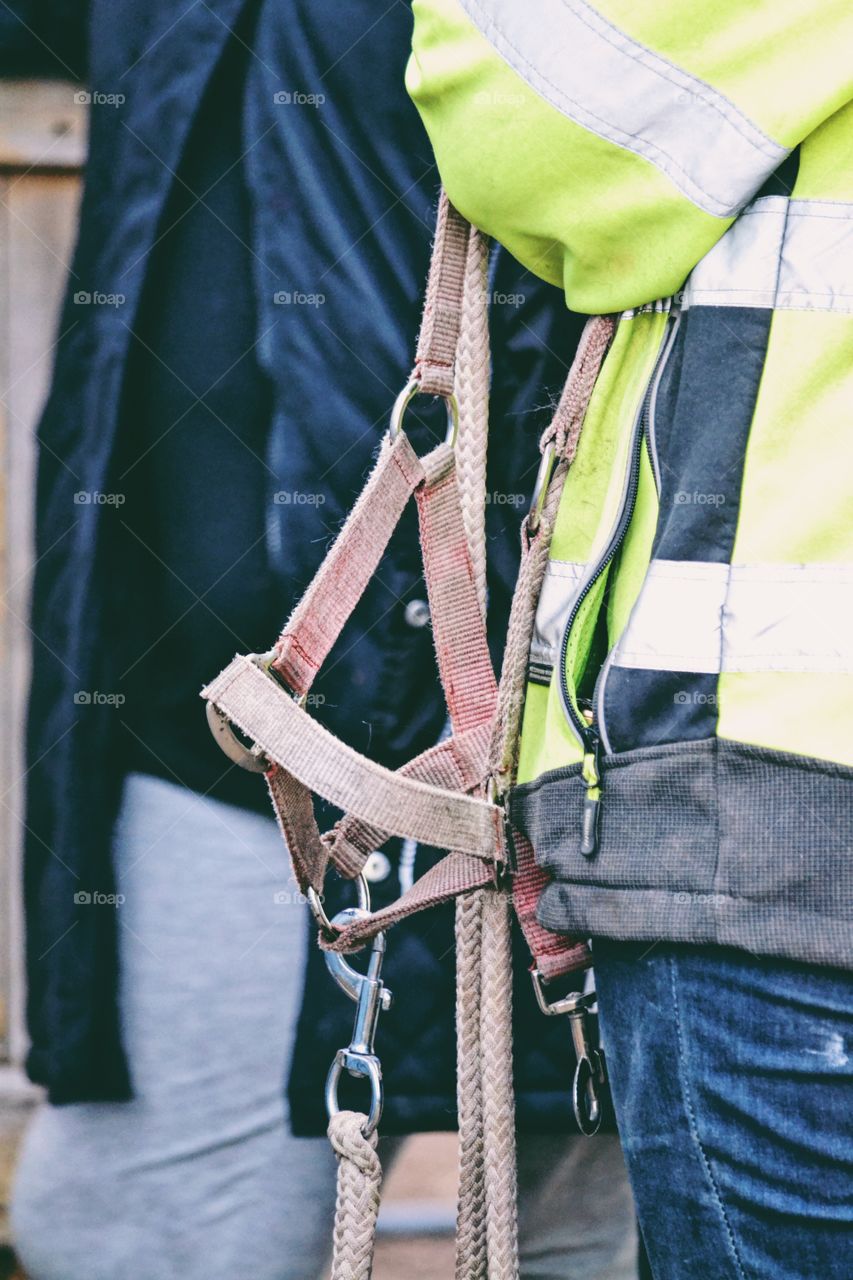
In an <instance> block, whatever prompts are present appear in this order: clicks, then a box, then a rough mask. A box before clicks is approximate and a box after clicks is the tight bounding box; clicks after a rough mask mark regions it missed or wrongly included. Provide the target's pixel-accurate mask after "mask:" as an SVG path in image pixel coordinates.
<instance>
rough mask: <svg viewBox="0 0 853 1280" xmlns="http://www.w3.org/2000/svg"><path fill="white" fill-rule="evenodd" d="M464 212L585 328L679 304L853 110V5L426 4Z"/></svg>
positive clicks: (422, 61)
mask: <svg viewBox="0 0 853 1280" xmlns="http://www.w3.org/2000/svg"><path fill="white" fill-rule="evenodd" d="M414 11H415V30H414V40H413V51H412V57H411V60H410V63H409V67H408V72H407V85H408V89H409V92H410V93H411V95H412V97H413V99H414V101H415V103H416V105H417V106H418V108H419V110H420V112H421V115H422V117H423V120H424V123H425V125H426V127H427V130H428V132H429V134H430V138H431V140H432V144H433V148H434V150H435V154H436V158H437V162H438V167H439V170H440V172H441V176H442V180H443V182H444V184H445V186H446V188H447V191H448V194H449V196H450V199H451V200H452V201H453V203H454V204H455V205H456V206H457V207H458V208H459V209H460V211H461V212H462V213H464V214H465V215H466V216H467V217H468V218H470V219H471V221H473V222H475V223H476V224H477V225H478V226H480V227H481V228H482V229H483V230H485V231H487V232H489V233H490V234H492V235H494V236H495V237H496V238H497V239H498V240H500V241H501V242H502V243H504V244H505V245H506V246H507V247H508V248H509V249H510V251H511V252H512V253H513V254H515V256H516V257H518V258H519V259H520V260H521V261H522V262H523V263H524V264H525V265H526V266H527V267H529V268H530V269H531V270H532V271H535V272H536V273H537V274H538V275H540V276H542V277H544V278H545V279H546V280H549V281H550V282H551V283H553V284H557V285H561V286H562V287H563V288H564V289H565V293H566V298H567V301H568V304H569V306H570V307H571V308H572V309H573V310H575V311H582V312H602V311H619V310H622V309H624V308H627V307H635V306H640V305H643V304H644V303H647V302H651V301H653V300H655V299H657V298H661V297H666V296H669V295H670V294H672V293H675V292H677V290H678V289H680V288H681V286H682V284H683V282H684V280H685V278H686V276H687V275H688V274H689V272H690V271H691V269H692V268H693V267H694V266H695V264H696V263H697V262H698V261H699V260H700V258H702V257H703V256H704V255H705V254H706V253H707V252H708V250H709V249H710V248H711V247H712V246H713V245H714V244H715V243H716V241H717V240H718V239H719V238H720V237H721V236H722V234H723V233H724V232H725V231H726V229H727V228H728V227H729V226H730V225H731V223H732V220H733V219H734V217H736V215H737V213H738V212H739V211H740V210H741V209H742V208H743V207H744V205H746V204H747V203H748V201H749V200H750V199H752V198H753V196H754V195H755V194H756V193H757V192H758V191H759V190H760V188H761V187H762V185H763V184H764V182H765V181H766V179H767V178H768V177H769V175H770V174H772V173H773V172H774V171H775V170H776V169H777V168H778V167H779V165H780V164H781V163H782V161H783V160H784V159H785V157H786V156H787V155H788V154H789V152H790V151H791V150H792V148H794V147H795V146H797V145H798V144H799V143H800V142H801V141H802V140H803V139H804V138H807V137H808V136H809V135H810V134H811V133H812V132H813V131H814V130H815V129H817V128H818V126H820V125H821V123H822V122H823V121H825V120H827V119H828V118H829V117H830V116H832V115H833V114H834V113H835V112H838V111H840V110H842V109H843V108H844V106H845V104H847V103H849V102H850V100H851V98H853V59H851V58H850V56H849V50H850V49H851V48H853V5H851V4H850V3H849V0H828V3H826V4H823V5H821V6H820V9H819V11H816V10H815V8H814V5H813V3H812V0H717V3H715V4H713V5H710V4H708V3H707V2H706V0H679V3H678V4H677V5H676V4H673V3H672V0H644V3H643V4H641V5H638V4H636V2H635V0H599V3H598V4H597V5H596V7H595V8H593V7H592V6H591V5H589V4H586V3H584V2H583V0H525V3H524V4H521V3H519V0H415V4H414Z"/></svg>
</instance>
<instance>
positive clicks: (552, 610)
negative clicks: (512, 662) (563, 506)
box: [530, 560, 586, 679]
mask: <svg viewBox="0 0 853 1280" xmlns="http://www.w3.org/2000/svg"><path fill="white" fill-rule="evenodd" d="M585 569H586V565H584V564H576V563H575V562H574V561H573V560H549V561H548V567H547V569H546V570H545V577H544V579H543V582H542V591H541V593H540V596H539V603H538V605H537V606H536V621H535V623H534V627H533V640H532V642H531V645H530V663H531V666H532V667H538V668H541V670H540V672H539V674H540V676H541V677H542V678H545V679H547V678H548V677H549V676H550V673H551V670H552V668H553V667H554V665H555V663H556V661H557V654H558V652H559V648H560V640H561V639H562V635H563V630H564V628H565V625H566V622H567V620H568V617H569V614H570V612H571V609H572V605H573V604H574V602H575V597H576V596H577V593H578V588H579V587H580V585H581V582H582V581H583V576H584V571H585Z"/></svg>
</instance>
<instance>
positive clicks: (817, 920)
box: [511, 738, 853, 968]
mask: <svg viewBox="0 0 853 1280" xmlns="http://www.w3.org/2000/svg"><path fill="white" fill-rule="evenodd" d="M603 778H604V785H603V803H602V808H601V832H600V844H599V850H598V853H597V854H596V856H595V857H593V858H586V857H584V856H583V855H582V854H581V852H580V819H581V806H582V800H583V794H584V783H583V781H582V779H581V777H580V772H579V768H578V767H571V768H568V769H558V770H554V771H553V772H551V773H548V774H545V775H543V776H542V777H541V778H538V779H536V780H535V781H534V782H531V783H527V784H525V785H524V786H521V787H518V788H516V789H515V790H514V791H513V793H512V797H511V815H512V821H513V823H514V824H515V826H517V827H518V828H519V830H521V831H522V832H523V833H524V834H525V835H526V836H527V837H528V839H529V840H530V842H531V844H532V845H533V848H534V851H535V853H536V860H537V862H538V863H539V865H540V866H541V867H543V869H544V870H546V871H547V872H549V873H550V875H551V876H552V877H553V879H552V882H551V883H550V884H549V885H548V886H546V888H545V890H544V891H543V893H542V896H541V897H540V900H539V908H538V918H539V921H540V923H541V924H543V925H544V926H545V927H546V928H548V929H552V930H554V931H555V932H559V933H574V934H577V933H580V934H582V935H588V936H596V935H597V936H599V937H609V938H615V939H619V940H623V941H630V940H636V941H643V940H649V941H653V940H657V939H660V940H662V941H664V940H665V941H672V942H689V943H699V944H708V943H711V944H717V945H720V946H727V947H736V948H740V949H742V950H746V951H750V952H753V953H754V954H757V955H775V956H780V957H785V958H787V959H792V960H800V961H805V962H808V963H815V964H826V965H833V966H840V967H844V968H849V967H853V966H851V960H852V959H853V956H852V955H851V945H850V938H851V925H853V859H851V856H850V854H851V850H853V769H850V768H848V767H845V766H843V765H837V764H833V763H831V762H823V761H819V760H813V759H810V758H806V757H799V756H795V755H792V754H789V753H785V752H778V751H770V750H767V749H765V748H760V747H753V746H749V745H744V744H740V743H735V742H730V741H727V740H724V739H718V738H711V739H703V740H701V741H697V742H686V743H675V744H667V745H666V746H663V747H655V748H643V749H639V750H634V751H630V752H625V753H623V754H622V755H615V756H611V757H608V758H606V759H605V761H604V773H603Z"/></svg>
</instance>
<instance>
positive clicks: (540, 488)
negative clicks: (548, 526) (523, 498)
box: [527, 440, 557, 533]
mask: <svg viewBox="0 0 853 1280" xmlns="http://www.w3.org/2000/svg"><path fill="white" fill-rule="evenodd" d="M556 460H557V446H556V445H555V443H554V441H553V440H551V441H550V443H548V444H547V445H546V446H545V448H544V449H543V450H542V457H541V459H540V461H539V470H538V471H537V473H536V483H535V485H534V486H533V496H532V497H531V499H530V511H529V513H528V516H527V528H528V530H529V532H530V533H535V532H536V530H537V529H538V528H539V521H540V520H541V519H542V509H543V507H544V506H545V498H546V497H547V495H548V486H549V485H550V483H551V477H552V475H553V474H554V463H555V462H556Z"/></svg>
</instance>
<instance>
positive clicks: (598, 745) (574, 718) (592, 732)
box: [559, 313, 676, 858]
mask: <svg viewBox="0 0 853 1280" xmlns="http://www.w3.org/2000/svg"><path fill="white" fill-rule="evenodd" d="M673 315H674V313H671V315H670V327H668V329H667V332H666V334H665V336H664V339H663V342H662V343H661V346H660V349H659V352H658V356H657V360H656V361H655V366H654V369H653V370H652V375H651V377H650V378H649V381H648V384H647V386H646V390H645V393H644V395H643V400H642V403H641V405H640V408H639V411H638V413H637V416H636V419H635V421H634V427H633V438H632V440H631V454H630V463H629V468H628V475H627V479H626V484H625V492H624V494H623V496H622V505H621V508H620V511H619V515H618V518H617V521H616V527H615V529H614V530H613V533H612V534H611V536H610V540H609V542H608V544H607V546H606V548H605V549H604V552H603V553H602V555H601V556H600V558H599V559H598V561H597V563H596V565H595V567H594V569H593V571H592V573H591V574H590V575H589V577H588V578H587V580H586V582H585V583H584V586H583V587H582V589H581V591H580V592H579V593H578V595H577V597H576V599H575V601H574V604H573V605H572V609H571V612H570V613H569V616H568V618H567V619H566V624H565V627H564V630H563V636H562V640H561V643H560V684H559V688H560V700H561V702H562V704H563V711H564V713H565V715H566V718H567V719H568V721H569V723H570V724H571V725H572V727H573V728H574V730H575V733H576V734H577V736H578V738H579V739H580V741H581V744H582V746H583V752H584V756H583V764H582V766H581V777H582V778H583V780H584V782H585V783H586V792H585V795H584V802H583V812H582V816H581V844H580V851H581V853H582V854H583V856H584V857H585V858H594V857H595V855H596V853H597V852H598V845H599V832H600V827H601V802H602V796H603V782H602V766H601V749H602V735H601V726H600V722H599V719H598V714H597V713H598V709H599V684H600V682H601V678H602V676H603V675H604V672H605V670H606V669H607V666H608V663H607V662H605V663H604V664H603V665H602V668H601V671H600V672H599V673H598V677H597V679H596V682H595V688H594V690H593V696H592V713H591V718H590V722H589V723H587V721H586V720H585V719H584V718H583V717H582V716H580V715H578V713H577V710H576V709H575V705H574V702H573V701H572V696H571V693H570V691H569V684H568V676H567V673H566V659H567V655H568V649H569V637H570V636H571V631H572V627H573V626H574V622H575V619H576V618H577V616H578V613H579V612H580V608H581V605H582V604H583V602H584V600H585V599H586V597H587V596H588V595H589V593H590V591H591V590H592V588H593V586H594V585H595V583H596V582H597V581H598V579H599V578H600V577H601V575H602V573H603V572H604V570H605V569H606V568H607V566H608V565H609V564H610V563H611V562H612V560H613V559H614V557H615V556H616V553H617V552H618V550H619V548H620V547H621V545H622V543H623V542H624V540H625V535H626V534H627V532H628V526H629V525H630V523H631V517H632V516H633V514H634V507H635V505H636V502H637V491H638V489H639V483H640V462H641V459H642V451H643V441H644V439H646V438H648V423H649V413H650V410H651V407H652V403H653V400H654V398H655V396H656V395H657V390H658V385H659V383H660V375H661V373H662V371H663V365H664V363H665V361H666V360H667V359H668V358H669V353H670V351H671V350H672V346H673V342H674V330H675V328H676V323H673Z"/></svg>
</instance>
